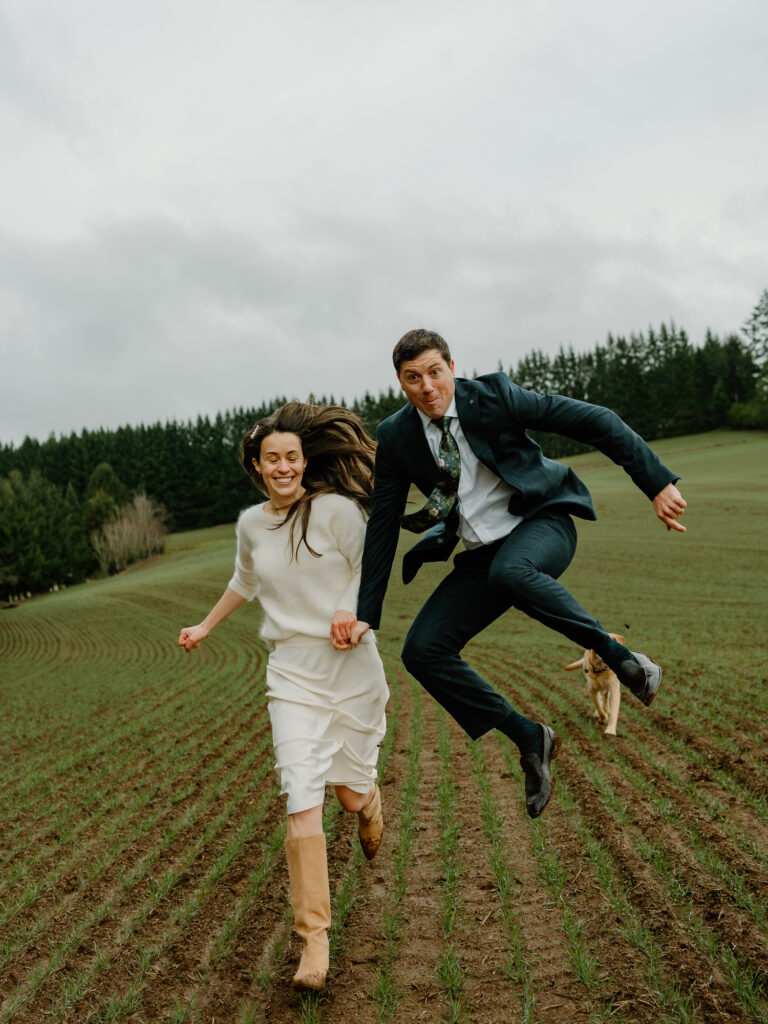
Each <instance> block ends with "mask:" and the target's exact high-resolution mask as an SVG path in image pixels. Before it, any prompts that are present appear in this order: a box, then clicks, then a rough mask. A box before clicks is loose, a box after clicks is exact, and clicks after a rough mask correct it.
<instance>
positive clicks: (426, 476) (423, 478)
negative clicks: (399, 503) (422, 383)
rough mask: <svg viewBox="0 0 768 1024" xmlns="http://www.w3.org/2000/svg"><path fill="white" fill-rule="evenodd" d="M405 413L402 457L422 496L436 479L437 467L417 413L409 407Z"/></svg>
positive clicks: (432, 485)
mask: <svg viewBox="0 0 768 1024" xmlns="http://www.w3.org/2000/svg"><path fill="white" fill-rule="evenodd" d="M407 413H408V415H407V416H406V418H405V423H404V424H403V435H402V442H403V447H402V456H403V457H404V458H405V460H406V462H407V463H408V465H409V474H408V475H409V476H410V478H411V479H412V480H413V481H414V483H415V484H416V485H417V486H418V487H419V489H420V490H421V491H423V492H424V494H429V493H430V491H431V490H432V488H433V487H434V484H435V480H436V478H437V465H436V463H435V460H434V458H433V456H432V452H431V451H430V450H429V442H428V441H427V437H426V434H425V433H424V427H423V425H422V422H421V419H420V418H419V414H418V412H417V411H416V409H415V408H414V407H413V406H412V405H409V406H407Z"/></svg>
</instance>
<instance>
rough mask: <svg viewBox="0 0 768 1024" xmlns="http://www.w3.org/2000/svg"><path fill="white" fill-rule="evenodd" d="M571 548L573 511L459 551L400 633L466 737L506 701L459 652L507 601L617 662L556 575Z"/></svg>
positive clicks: (412, 664) (496, 717) (420, 673)
mask: <svg viewBox="0 0 768 1024" xmlns="http://www.w3.org/2000/svg"><path fill="white" fill-rule="evenodd" d="M575 551H576V527H575V526H574V525H573V521H572V520H571V517H570V516H568V515H564V514H562V513H543V514H542V515H539V516H536V517H535V518H533V519H530V520H526V521H525V522H523V523H521V524H520V525H519V526H518V527H517V528H516V529H515V530H513V531H512V532H511V533H510V534H509V536H508V537H506V538H504V539H502V540H499V541H496V542H495V543H494V544H489V545H486V546H484V547H481V548H475V549H474V550H472V551H462V552H460V553H459V554H458V555H457V556H456V558H455V559H454V568H453V570H452V571H451V572H450V573H449V574H448V576H446V577H445V579H444V580H443V581H442V582H441V583H440V585H439V586H438V588H437V589H436V590H435V591H434V593H433V594H432V595H431V596H430V597H429V598H428V600H427V602H426V603H425V604H424V606H423V608H422V609H421V611H420V612H419V614H418V615H417V616H416V619H415V620H414V623H413V625H412V626H411V628H410V630H409V631H408V635H407V637H406V639H405V645H404V647H403V655H402V656H403V663H404V664H405V667H406V668H407V669H408V671H409V672H410V673H411V674H412V675H413V676H415V677H416V679H418V680H419V682H420V683H421V684H422V686H423V687H424V688H425V689H426V690H427V691H428V692H429V693H431V694H432V696H433V697H434V698H435V700H437V701H438V703H440V704H442V706H443V707H444V708H445V709H446V711H448V712H449V714H451V715H452V716H453V717H454V718H455V719H456V721H457V722H458V723H459V725H460V726H461V727H462V728H463V729H464V730H465V731H466V732H467V733H468V734H469V735H470V736H471V737H472V739H477V738H478V737H479V736H482V735H483V734H484V733H486V732H488V731H489V730H490V729H494V728H496V727H497V726H498V725H499V724H500V723H501V722H503V720H504V719H505V718H506V717H507V716H508V715H509V713H510V711H511V710H512V707H511V705H510V704H509V703H508V701H507V700H506V699H505V698H504V697H502V696H501V695H500V694H499V693H497V692H496V690H494V689H493V687H492V686H491V685H490V684H489V683H487V682H486V681H485V679H483V678H482V676H480V675H478V673H477V672H475V671H474V669H472V668H470V666H469V665H468V664H467V663H466V662H465V661H464V660H463V659H462V658H461V657H460V652H461V650H462V648H463V647H464V645H465V644H466V643H467V642H468V641H469V640H471V639H472V637H474V636H476V635H477V634H478V633H479V632H480V631H481V630H483V629H485V627H486V626H488V625H490V623H491V622H493V621H494V620H495V619H497V618H498V617H499V616H500V615H501V614H503V612H505V611H507V610H508V609H509V608H512V607H514V608H518V609H519V610H520V611H522V612H525V613H526V615H530V616H531V617H532V618H534V619H538V621H539V622H543V623H544V625H545V626H549V627H550V628H551V629H554V630H557V632H558V633H561V634H562V635H563V636H565V637H567V638H568V639H569V640H572V641H573V642H574V643H576V644H578V645H579V646H580V647H584V648H593V649H594V650H597V651H598V653H600V654H601V656H602V657H605V656H606V654H608V657H609V659H610V661H609V663H610V662H614V664H617V662H618V661H620V660H621V657H622V655H626V651H625V648H623V647H620V646H619V645H614V644H613V642H612V641H611V639H610V638H609V637H608V635H607V633H606V631H605V629H603V627H602V626H601V625H600V623H599V622H598V621H597V620H596V619H594V618H593V617H592V616H591V615H590V614H589V612H587V611H586V610H585V609H584V608H582V607H581V605H580V604H579V603H578V601H576V600H575V599H574V598H573V597H572V596H571V594H570V593H569V592H568V591H567V590H566V589H565V587H564V586H562V584H560V583H558V582H557V579H558V577H559V576H560V575H562V573H563V572H565V570H566V569H567V568H568V566H569V564H570V562H571V559H572V558H573V555H574V552H575ZM612 647H615V648H616V650H612V649H611V648H612ZM617 655H618V657H617ZM626 656H628V655H626Z"/></svg>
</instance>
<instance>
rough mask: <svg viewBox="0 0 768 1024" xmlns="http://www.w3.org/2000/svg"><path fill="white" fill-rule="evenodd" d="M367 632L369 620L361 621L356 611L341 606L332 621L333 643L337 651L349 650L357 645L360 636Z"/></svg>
mask: <svg viewBox="0 0 768 1024" xmlns="http://www.w3.org/2000/svg"><path fill="white" fill-rule="evenodd" d="M367 632H368V623H367V622H360V621H359V619H358V618H357V616H356V615H355V614H354V612H348V611H345V610H344V609H343V608H340V609H339V610H338V611H337V612H336V614H335V615H334V616H333V621H332V622H331V645H332V646H333V647H334V648H335V650H337V651H348V650H349V649H350V648H352V647H357V645H358V644H359V643H360V637H361V636H362V635H363V634H364V633H367Z"/></svg>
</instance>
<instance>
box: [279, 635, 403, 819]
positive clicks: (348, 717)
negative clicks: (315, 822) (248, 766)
mask: <svg viewBox="0 0 768 1024" xmlns="http://www.w3.org/2000/svg"><path fill="white" fill-rule="evenodd" d="M272 644H273V646H272V650H271V652H270V655H269V660H268V662H267V702H268V707H269V717H270V720H271V722H272V742H273V744H274V748H275V756H276V759H277V760H276V764H275V770H276V771H277V773H278V775H279V777H280V785H281V792H282V793H286V794H287V796H288V813H289V814H296V813H298V812H299V811H306V810H308V809H309V808H310V807H317V805H318V804H322V803H323V800H324V798H325V785H326V783H330V784H331V785H333V786H348V787H349V789H352V790H354V791H355V792H356V793H367V792H368V790H369V789H370V788H371V784H372V783H373V782H375V781H376V761H377V760H378V756H379V744H380V743H381V741H382V740H383V738H384V733H385V731H386V718H385V715H384V709H385V707H386V703H387V699H388V698H389V690H388V688H387V681H386V678H385V676H384V666H383V665H382V663H381V658H380V657H379V652H378V650H377V649H376V642H375V639H374V637H373V635H372V634H371V633H368V634H366V635H364V636H363V638H362V640H361V641H360V645H359V646H358V647H356V648H352V649H350V650H348V651H336V650H334V648H333V647H332V646H331V642H330V640H323V639H320V638H318V637H308V636H294V637H289V638H288V639H287V640H277V641H273V642H272Z"/></svg>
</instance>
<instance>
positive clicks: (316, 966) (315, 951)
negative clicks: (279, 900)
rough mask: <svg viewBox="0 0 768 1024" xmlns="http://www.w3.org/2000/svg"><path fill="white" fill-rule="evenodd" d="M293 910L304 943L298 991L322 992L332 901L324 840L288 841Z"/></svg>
mask: <svg viewBox="0 0 768 1024" xmlns="http://www.w3.org/2000/svg"><path fill="white" fill-rule="evenodd" d="M285 856H286V860H287V861H288V879H289V882H290V889H291V906H292V907H293V920H294V925H295V928H296V931H297V932H298V934H299V935H300V936H301V937H302V939H303V940H304V951H303V953H302V954H301V961H300V963H299V969H298V970H297V971H296V974H295V975H294V978H293V984H294V987H295V988H313V989H318V988H323V986H324V985H325V979H326V976H327V974H328V929H329V928H330V927H331V898H330V893H329V891H328V858H327V855H326V851H325V836H324V835H323V833H322V832H321V833H320V834H319V835H314V836H296V837H295V838H293V839H286V841H285Z"/></svg>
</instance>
